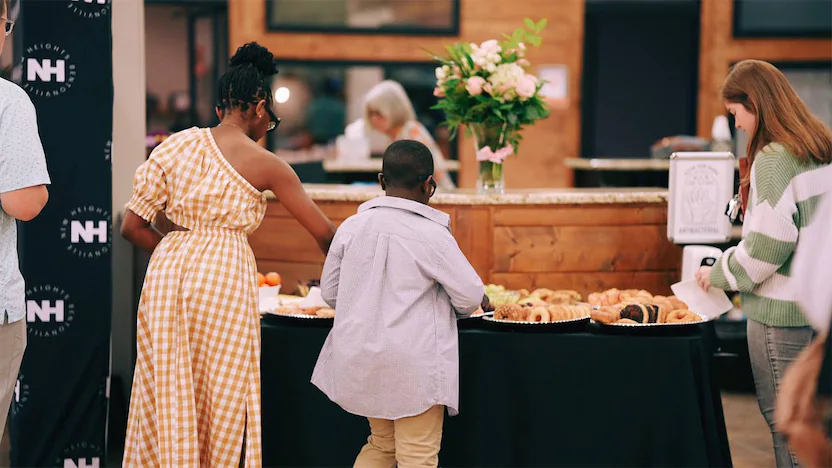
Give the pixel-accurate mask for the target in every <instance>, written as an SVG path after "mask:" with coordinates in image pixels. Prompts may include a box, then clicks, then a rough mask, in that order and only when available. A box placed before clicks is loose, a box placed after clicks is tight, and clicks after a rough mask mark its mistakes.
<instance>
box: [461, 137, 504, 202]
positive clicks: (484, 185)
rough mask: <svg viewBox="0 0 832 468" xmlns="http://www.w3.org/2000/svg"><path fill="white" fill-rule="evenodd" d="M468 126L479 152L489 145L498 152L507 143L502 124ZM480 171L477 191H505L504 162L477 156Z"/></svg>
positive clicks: (496, 192)
mask: <svg viewBox="0 0 832 468" xmlns="http://www.w3.org/2000/svg"><path fill="white" fill-rule="evenodd" d="M468 127H469V128H470V129H471V133H472V134H473V136H474V150H476V152H477V154H479V153H480V150H482V149H484V148H485V147H488V148H490V149H491V151H492V152H497V151H498V150H500V149H501V148H503V147H504V146H506V144H507V143H505V135H504V133H503V127H502V126H501V125H489V124H481V123H472V124H469V125H468ZM477 163H478V165H479V173H478V175H477V193H480V194H502V193H504V192H505V176H504V171H503V163H502V162H499V163H498V162H494V161H489V160H481V159H480V158H479V157H478V158H477Z"/></svg>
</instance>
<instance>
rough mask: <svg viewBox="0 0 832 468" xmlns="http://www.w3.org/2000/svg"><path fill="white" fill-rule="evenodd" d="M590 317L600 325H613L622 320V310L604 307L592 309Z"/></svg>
mask: <svg viewBox="0 0 832 468" xmlns="http://www.w3.org/2000/svg"><path fill="white" fill-rule="evenodd" d="M590 317H592V320H595V321H596V322H599V323H613V322H617V321H619V320H621V309H619V308H617V307H612V306H603V307H601V308H599V309H592V311H591V312H590Z"/></svg>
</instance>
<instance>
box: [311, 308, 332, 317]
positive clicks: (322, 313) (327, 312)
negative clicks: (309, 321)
mask: <svg viewBox="0 0 832 468" xmlns="http://www.w3.org/2000/svg"><path fill="white" fill-rule="evenodd" d="M315 315H317V316H318V317H325V318H333V317H335V310H333V309H330V308H329V307H324V308H322V309H318V310H317V311H316V312H315Z"/></svg>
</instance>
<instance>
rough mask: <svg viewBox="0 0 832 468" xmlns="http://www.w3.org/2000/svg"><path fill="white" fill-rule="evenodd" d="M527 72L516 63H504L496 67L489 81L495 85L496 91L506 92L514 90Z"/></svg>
mask: <svg viewBox="0 0 832 468" xmlns="http://www.w3.org/2000/svg"><path fill="white" fill-rule="evenodd" d="M525 74H526V72H525V71H523V69H522V68H521V67H520V66H519V65H517V64H516V63H503V64H500V65H497V66H496V67H495V69H494V72H493V73H492V74H491V76H489V77H488V81H489V82H490V83H491V84H492V85H493V86H494V91H495V92H497V93H501V94H504V93H506V92H508V91H509V90H513V89H514V88H515V87H516V86H517V83H518V82H519V81H520V79H521V78H522V77H523V76H524V75H525Z"/></svg>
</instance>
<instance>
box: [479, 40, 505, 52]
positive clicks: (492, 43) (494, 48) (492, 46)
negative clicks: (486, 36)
mask: <svg viewBox="0 0 832 468" xmlns="http://www.w3.org/2000/svg"><path fill="white" fill-rule="evenodd" d="M502 50H503V48H502V47H500V43H499V42H497V40H496V39H491V40H489V41H485V42H483V43H482V44H480V52H482V53H483V54H484V55H491V54H499V53H500V52H501V51H502Z"/></svg>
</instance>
